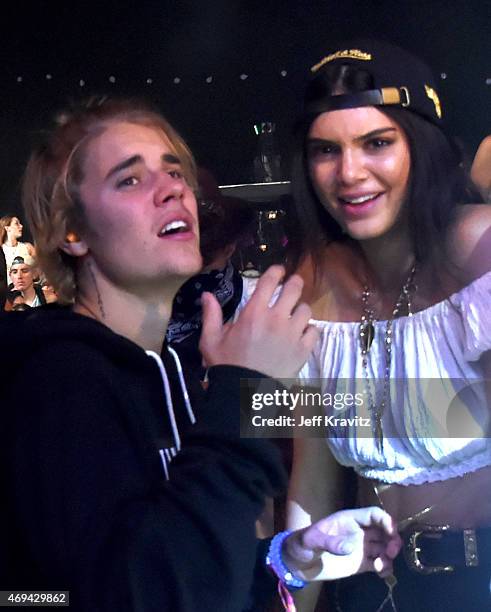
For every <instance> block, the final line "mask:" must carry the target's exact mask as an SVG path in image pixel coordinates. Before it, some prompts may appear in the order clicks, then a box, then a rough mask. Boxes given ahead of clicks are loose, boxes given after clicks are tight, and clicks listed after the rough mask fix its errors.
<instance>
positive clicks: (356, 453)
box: [300, 272, 491, 485]
mask: <svg viewBox="0 0 491 612" xmlns="http://www.w3.org/2000/svg"><path fill="white" fill-rule="evenodd" d="M312 323H313V324H314V325H316V326H317V327H318V328H319V331H320V334H321V337H320V341H319V342H318V344H317V346H316V347H315V349H314V351H313V353H312V354H311V356H310V358H309V360H308V361H307V363H306V365H305V366H304V368H303V369H302V371H301V374H300V377H301V378H303V379H322V380H321V381H320V383H321V388H322V391H323V392H324V393H331V394H332V393H333V392H344V393H346V392H350V393H352V394H354V393H356V392H361V393H363V391H366V387H367V384H370V385H371V387H370V388H371V389H372V392H373V393H374V397H377V396H378V397H380V394H381V393H383V381H384V369H385V348H384V340H385V326H386V322H384V321H377V322H376V323H375V337H374V340H373V343H372V346H371V348H370V351H369V354H368V357H369V363H368V367H367V368H364V367H363V365H362V360H361V353H360V344H359V323H339V322H329V321H317V320H313V321H312ZM392 338H393V341H392V358H391V372H390V377H391V385H390V386H391V392H390V399H391V402H390V409H389V410H386V411H385V413H384V416H383V420H382V423H383V431H384V446H383V454H382V453H380V452H379V451H378V450H377V447H376V444H375V441H374V438H373V437H372V435H371V432H370V433H369V435H367V432H366V428H365V431H362V430H361V428H360V426H359V423H360V422H361V419H353V420H352V421H351V422H353V423H355V424H353V425H344V423H345V422H343V426H342V427H341V428H338V429H336V428H334V429H333V430H332V434H330V436H329V439H328V444H329V446H330V448H331V449H332V452H333V454H334V456H335V457H336V459H337V461H338V462H339V463H341V464H342V465H346V466H350V467H353V468H354V469H355V471H356V472H357V473H358V474H359V475H360V476H364V477H366V478H375V479H378V480H381V481H384V482H387V483H398V484H403V485H409V484H422V483H425V482H435V481H438V480H447V479H448V478H453V477H454V476H462V475H463V474H466V473H468V472H473V471H475V470H477V469H479V468H482V467H484V466H488V465H491V439H490V433H489V421H490V414H491V410H490V409H489V408H488V406H487V401H486V396H485V391H484V385H483V384H482V379H483V370H482V367H481V365H480V363H479V358H480V356H481V355H482V353H483V352H485V351H488V350H490V349H491V272H488V273H487V274H485V275H484V276H482V277H480V278H478V279H477V280H475V281H474V282H473V283H471V284H470V285H468V286H467V287H464V288H463V289H462V290H461V291H459V292H458V293H455V294H453V295H452V296H450V297H449V298H448V299H446V300H444V301H442V302H439V303H437V304H434V305H433V306H430V307H429V308H426V309H425V310H422V311H420V312H417V313H415V314H414V315H413V316H411V317H401V318H399V319H395V320H394V321H393V323H392ZM367 374H368V380H367ZM479 381H481V382H479ZM377 391H378V395H377ZM457 394H459V396H458V397H456V396H457ZM327 412H328V414H333V412H334V411H333V410H331V409H327ZM357 414H358V415H359V416H360V417H362V418H366V417H370V411H369V402H368V401H367V402H365V403H364V404H363V406H362V407H361V409H360V408H358V407H356V406H354V407H350V408H348V409H345V410H344V411H343V413H342V414H337V415H336V416H337V417H342V418H350V417H351V418H352V417H354V416H356V415H357ZM486 431H487V433H486ZM469 432H472V433H469ZM474 432H475V435H474ZM459 435H460V436H466V437H458V436H459ZM470 435H473V437H469V436H470Z"/></svg>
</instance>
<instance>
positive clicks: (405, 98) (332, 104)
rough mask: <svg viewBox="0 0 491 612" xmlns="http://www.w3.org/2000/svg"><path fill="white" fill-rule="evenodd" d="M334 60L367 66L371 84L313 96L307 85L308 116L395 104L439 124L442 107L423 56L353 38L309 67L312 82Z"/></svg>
mask: <svg viewBox="0 0 491 612" xmlns="http://www.w3.org/2000/svg"><path fill="white" fill-rule="evenodd" d="M334 64H348V65H350V66H354V67H356V68H360V69H362V70H366V71H367V72H368V73H369V74H370V75H371V76H372V78H373V88H372V89H369V90H363V91H357V92H354V93H349V94H340V95H324V96H321V97H316V96H315V94H314V95H313V96H312V95H310V97H309V91H310V94H312V87H311V86H310V85H309V86H308V87H307V96H306V102H305V108H304V111H305V114H306V115H308V116H312V115H319V114H320V113H323V112H326V111H331V110H339V109H344V108H357V107H360V106H396V107H400V108H406V109H407V110H410V111H413V112H415V113H418V114H419V115H422V116H423V117H424V118H425V119H428V120H429V121H431V122H432V123H435V124H436V125H441V124H442V116H443V113H442V107H441V103H440V98H439V96H438V93H437V88H436V82H435V78H434V76H433V74H432V71H431V69H430V68H429V66H427V64H425V63H424V62H423V61H422V60H420V59H419V58H417V57H416V56H414V55H412V54H411V53H409V52H408V51H406V50H404V49H401V48H400V47H397V46H396V45H393V44H391V43H388V42H385V41H380V40H370V39H355V40H351V41H348V42H346V43H344V44H342V45H339V46H337V47H336V48H335V49H334V50H332V51H330V52H329V53H328V54H327V55H325V56H324V57H323V58H321V59H320V61H318V62H317V63H316V64H315V65H314V66H312V68H311V69H310V71H311V74H312V78H311V84H312V83H313V82H314V81H315V80H316V79H317V78H318V77H319V75H320V74H321V73H322V71H323V70H325V69H326V68H327V67H329V66H332V65H334Z"/></svg>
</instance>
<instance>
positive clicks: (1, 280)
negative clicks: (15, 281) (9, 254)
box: [0, 249, 8, 312]
mask: <svg viewBox="0 0 491 612" xmlns="http://www.w3.org/2000/svg"><path fill="white" fill-rule="evenodd" d="M7 276H8V275H7V262H6V261H5V253H4V252H3V249H0V312H1V311H2V310H3V309H4V306H5V301H6V299H7V291H8V283H7Z"/></svg>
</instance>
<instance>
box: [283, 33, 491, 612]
mask: <svg viewBox="0 0 491 612" xmlns="http://www.w3.org/2000/svg"><path fill="white" fill-rule="evenodd" d="M443 115H444V110H443V109H442V106H441V103H440V100H439V97H438V94H437V90H436V86H435V83H434V81H433V79H432V76H431V73H430V71H429V69H428V68H427V67H426V66H425V65H424V64H423V63H422V62H420V61H419V60H418V59H416V58H414V57H413V56H412V55H410V54H409V53H406V52H405V51H403V50H401V49H399V48H396V47H393V46H392V45H389V44H386V43H381V42H377V41H358V42H357V41H353V42H349V43H348V44H346V45H345V46H342V47H339V48H338V49H334V50H333V51H332V52H331V53H329V54H327V55H326V57H324V58H323V59H321V61H320V62H319V63H318V64H317V65H315V66H314V67H313V68H312V79H311V81H310V83H309V86H308V88H307V91H306V97H305V110H304V116H303V121H302V122H301V124H300V126H299V138H300V140H299V146H298V154H297V158H296V169H295V176H294V182H295V189H296V193H295V199H296V206H297V213H298V227H299V233H298V235H297V236H296V242H295V241H294V246H295V250H294V252H293V255H292V263H291V265H292V267H295V266H296V265H297V264H298V262H300V261H301V262H302V263H301V266H300V269H301V271H302V273H303V275H304V278H305V279H306V281H307V284H306V291H305V293H304V297H305V298H306V299H307V300H308V301H309V303H310V305H311V307H312V310H313V317H314V324H315V325H316V327H317V328H318V329H319V332H320V336H321V337H320V341H319V342H318V343H317V345H316V348H315V349H314V351H313V353H312V355H311V357H310V358H309V360H308V363H307V365H306V367H305V368H304V370H303V372H302V376H303V377H304V378H306V379H319V378H321V379H322V381H321V383H320V385H321V387H322V390H323V391H324V392H326V393H327V392H330V393H333V392H340V393H347V392H350V393H351V394H353V395H354V394H356V393H359V394H360V395H359V396H358V397H359V398H360V402H359V405H354V403H353V402H350V403H349V404H347V405H346V406H345V407H344V410H342V411H336V410H332V409H329V408H327V409H326V410H327V412H328V414H329V415H334V416H337V417H345V418H346V417H355V416H359V417H360V419H358V420H356V419H353V418H352V419H351V420H349V421H338V422H337V424H334V425H333V426H332V428H330V430H329V432H328V434H327V438H328V439H327V441H326V439H308V440H307V439H299V440H296V441H295V442H296V444H295V456H294V468H293V476H292V482H291V487H290V493H289V500H290V501H289V526H290V527H291V528H298V527H300V526H302V525H305V524H307V523H310V521H312V520H315V519H316V517H317V516H321V515H323V514H325V513H326V512H331V511H333V510H334V509H337V508H340V507H343V504H344V501H343V486H342V485H343V482H344V474H343V471H342V470H343V468H341V466H345V467H349V468H354V471H355V472H356V475H357V483H358V486H357V498H358V503H359V504H361V505H364V504H367V503H370V504H377V503H378V504H380V505H382V506H383V507H384V508H385V509H386V510H387V511H388V512H389V513H390V514H391V515H392V516H393V517H394V518H395V520H396V521H397V523H398V525H399V529H400V531H401V533H402V535H403V537H404V539H405V542H406V547H405V556H404V558H403V557H402V556H401V557H400V558H398V560H397V565H396V571H395V578H394V577H391V579H390V580H389V581H387V583H384V582H383V581H381V580H379V579H378V578H377V577H374V576H367V577H366V580H365V578H364V577H360V581H359V580H358V578H354V579H349V580H347V581H341V582H340V584H339V585H338V589H337V591H338V592H337V602H336V605H337V606H338V607H337V608H336V607H334V608H333V609H336V610H343V611H344V610H357V611H359V610H363V611H364V612H370V611H373V612H374V611H375V610H384V611H385V610H395V609H397V610H399V611H404V610H411V611H415V610H421V611H423V610H425V611H426V610H445V611H449V610H455V611H456V610H467V609H473V610H477V609H480V610H481V609H488V607H489V606H490V605H491V600H490V594H489V593H490V591H489V579H490V576H491V547H490V546H489V544H490V543H491V529H490V526H491V496H490V495H488V494H487V493H485V494H483V492H487V491H488V490H489V487H490V485H491V467H490V466H491V442H490V440H489V438H488V433H487V432H488V424H489V393H488V394H486V392H485V391H486V390H485V389H484V386H483V385H471V386H470V387H469V388H468V389H467V391H463V389H465V388H466V386H467V385H470V382H472V381H474V380H482V379H485V378H489V377H490V376H491V352H490V349H491V333H490V331H489V329H490V328H489V324H488V321H489V308H490V306H491V273H490V270H491V210H490V209H489V207H486V206H483V205H466V206H462V205H461V204H462V203H463V202H465V200H466V198H467V194H468V193H469V189H468V180H467V177H466V176H465V175H464V172H463V170H462V167H461V164H460V155H459V152H458V150H457V148H456V147H455V146H454V145H453V144H452V142H451V140H450V138H449V137H448V136H447V134H446V132H445V131H444V128H443V123H442V122H443ZM317 384H319V383H318V381H317ZM488 391H489V390H488ZM470 415H472V417H471V416H470ZM362 419H363V420H362ZM367 424H368V426H367ZM471 438H473V439H471ZM420 524H424V526H423V527H420ZM449 568H451V569H449ZM396 582H397V584H395V583H396ZM302 595H303V597H304V599H303V604H302V607H301V608H300V609H302V610H311V609H313V607H314V604H313V601H314V600H315V598H316V594H315V593H313V592H311V593H308V592H307V591H306V592H304V593H303V594H302Z"/></svg>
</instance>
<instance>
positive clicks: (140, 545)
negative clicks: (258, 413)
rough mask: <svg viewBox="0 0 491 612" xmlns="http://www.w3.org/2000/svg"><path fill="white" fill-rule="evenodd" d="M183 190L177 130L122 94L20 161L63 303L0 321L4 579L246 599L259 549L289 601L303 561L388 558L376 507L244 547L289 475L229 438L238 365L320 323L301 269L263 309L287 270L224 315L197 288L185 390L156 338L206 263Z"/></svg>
mask: <svg viewBox="0 0 491 612" xmlns="http://www.w3.org/2000/svg"><path fill="white" fill-rule="evenodd" d="M195 188H196V175H195V169H194V160H193V158H192V155H191V153H190V151H189V149H188V148H187V146H186V145H185V143H184V142H183V141H182V139H181V138H180V137H179V136H178V134H177V133H176V132H175V130H174V129H173V128H172V127H171V126H170V125H169V123H168V122H167V121H166V120H165V119H164V118H163V117H162V116H161V115H160V114H159V113H158V112H156V111H154V110H151V109H149V108H148V107H147V106H145V105H143V104H142V103H139V102H134V101H127V100H111V99H93V100H91V101H89V103H87V104H85V105H81V106H79V107H78V108H75V109H72V110H71V111H70V112H65V113H63V114H62V115H60V116H59V118H58V121H57V122H56V123H55V125H54V127H53V128H52V130H51V131H49V132H45V133H44V141H43V142H42V143H40V145H39V146H38V147H37V148H36V149H35V151H34V153H33V154H32V156H31V158H30V161H29V163H28V166H27V170H26V173H25V177H24V183H23V202H24V208H25V211H26V215H27V218H28V220H29V224H30V228H31V230H32V233H33V236H34V238H35V242H36V245H37V251H38V258H39V263H40V264H41V266H42V268H43V270H44V272H45V273H46V276H47V279H48V280H49V282H50V283H52V285H53V287H54V289H55V291H56V292H57V294H58V299H59V302H60V305H59V306H58V305H53V306H52V307H50V308H34V309H30V310H28V311H26V312H23V313H7V314H5V315H4V316H3V317H2V320H1V321H0V335H1V337H2V341H3V342H4V343H6V344H7V345H8V346H9V347H12V352H9V355H8V358H7V356H6V355H0V367H1V370H2V375H3V377H4V378H3V380H4V383H3V388H2V401H4V406H5V407H8V406H14V407H15V408H14V409H12V410H7V409H5V410H4V411H3V414H2V427H3V429H2V433H3V437H2V440H3V442H2V445H1V446H0V453H1V455H0V466H1V468H0V469H1V474H0V475H1V481H2V487H3V493H4V496H3V501H2V504H0V519H1V520H0V525H1V526H2V527H1V530H2V546H1V550H0V581H1V583H2V584H3V585H9V588H10V589H20V588H22V589H23V590H25V589H26V588H29V589H30V590H36V591H38V590H47V589H51V590H52V589H61V590H69V591H70V608H71V609H72V610H74V611H76V612H87V611H88V610H90V611H91V612H109V611H114V610H118V612H125V611H131V612H136V611H139V612H151V611H154V610H162V611H169V612H171V611H172V612H191V611H194V610H199V609H201V610H213V611H214V612H241V611H242V610H244V609H245V608H247V607H250V606H249V605H248V597H249V595H250V591H251V585H252V583H253V579H254V571H255V570H256V571H257V572H258V576H257V577H256V582H255V588H257V581H263V580H266V579H268V574H267V573H266V569H265V566H266V563H267V564H268V565H269V566H270V568H271V569H272V570H273V572H274V573H275V574H276V576H277V577H278V579H279V580H280V586H281V588H282V589H283V591H282V592H283V594H284V596H285V597H287V596H288V592H286V587H287V586H291V587H292V588H293V587H299V586H301V585H302V584H303V583H304V580H305V579H308V578H309V577H310V574H311V570H312V569H313V568H314V569H315V571H314V573H315V575H316V576H320V577H322V578H330V577H331V578H332V577H337V576H338V575H339V573H340V572H341V575H345V574H346V572H347V573H352V572H356V571H367V570H372V571H373V570H375V571H378V572H379V573H382V574H384V573H386V572H387V571H390V568H391V565H392V559H393V558H394V556H395V555H396V554H397V551H398V549H399V546H400V542H399V541H398V538H397V535H396V534H395V533H394V529H393V525H392V521H391V518H390V516H389V515H388V514H387V513H386V512H383V511H382V510H380V509H378V508H367V509H363V510H354V511H349V512H346V513H341V514H337V515H334V516H332V517H327V518H324V519H323V520H322V521H319V522H318V523H317V524H315V525H313V526H311V527H309V528H307V529H301V530H298V531H296V532H295V533H289V532H286V533H283V534H278V535H277V536H276V537H275V539H273V541H272V543H271V548H270V549H269V553H268V555H266V553H265V552H264V551H261V549H258V548H257V543H256V539H255V533H254V523H255V520H256V518H257V516H258V515H259V513H260V512H261V510H262V507H263V504H264V498H265V496H267V495H274V493H275V492H276V491H277V490H278V489H279V488H281V486H282V484H283V480H284V474H283V470H282V469H281V464H280V462H279V460H278V457H277V454H276V452H275V449H274V448H273V447H272V446H271V445H270V444H269V443H268V442H267V441H265V440H257V439H246V438H240V437H239V435H238V425H239V413H240V401H239V399H240V379H241V378H248V377H252V378H258V377H259V378H261V377H268V376H274V377H290V376H292V375H295V373H296V372H297V371H298V369H299V368H300V367H301V365H302V363H303V362H304V361H305V359H306V357H307V355H308V354H309V352H310V351H311V350H312V347H313V344H314V342H315V340H316V338H317V333H316V331H315V330H314V329H313V328H312V327H310V326H309V324H308V320H309V318H310V315H311V311H310V309H309V308H308V307H307V306H306V305H303V304H298V301H299V298H300V294H301V291H302V285H303V283H302V281H301V279H300V278H298V277H296V276H293V277H292V278H291V279H289V280H288V281H287V282H286V283H285V284H284V285H283V289H282V291H281V295H280V297H279V299H278V300H277V302H276V304H275V305H274V306H273V307H272V308H269V307H268V304H269V301H270V299H271V296H272V294H273V293H274V291H275V290H276V287H277V286H278V284H279V282H280V281H281V280H282V278H283V276H284V269H283V268H281V267H278V266H276V267H273V268H271V269H270V270H268V271H267V272H266V273H265V274H264V275H263V276H262V278H261V279H260V281H259V282H258V287H257V291H256V293H255V294H254V296H253V297H252V298H251V300H250V302H249V303H248V305H247V307H246V308H245V309H244V310H243V312H242V313H241V315H240V316H239V318H238V320H237V321H236V322H235V324H234V325H232V326H229V327H224V326H223V316H222V310H221V307H220V304H219V302H218V301H217V300H216V298H215V297H214V296H213V295H212V294H210V293H205V294H204V295H203V297H202V299H203V304H204V316H203V326H202V327H203V331H202V337H201V350H202V352H203V355H204V357H205V359H206V362H207V363H208V364H209V366H210V375H209V380H210V384H209V388H208V391H207V394H206V398H205V399H204V401H202V402H201V403H200V404H199V405H195V406H191V405H190V403H189V397H188V393H187V390H186V385H185V382H184V380H183V378H182V376H180V372H181V371H182V369H181V366H180V363H179V359H178V358H176V357H175V356H174V355H172V354H167V355H166V357H165V359H162V358H161V357H160V352H161V347H162V344H163V341H164V337H165V331H166V326H167V322H168V320H169V318H170V314H171V307H172V301H173V298H174V296H175V294H176V293H177V291H178V289H179V287H180V285H181V284H182V283H183V282H184V281H185V280H187V279H188V278H190V277H191V276H193V275H195V274H197V273H198V272H199V271H200V269H201V267H202V259H201V254H200V252H199V228H198V219H197V211H196V198H195V194H194V190H195ZM61 304H64V305H65V306H61ZM171 370H172V371H174V372H175V371H177V373H178V376H177V378H178V379H179V386H178V388H177V389H173V388H171V387H170V385H169V378H170V377H169V375H168V372H170V371H171ZM27 379H28V380H29V385H25V381H26V380H27ZM20 388H22V393H19V389H20ZM183 414H184V415H186V414H187V415H188V416H189V417H190V420H191V423H193V422H194V421H195V422H194V424H191V423H189V424H187V425H182V426H180V425H181V424H182V423H181V418H180V417H181V415H183ZM338 559H342V562H338Z"/></svg>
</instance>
